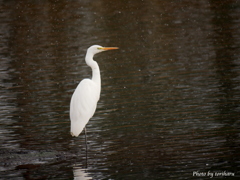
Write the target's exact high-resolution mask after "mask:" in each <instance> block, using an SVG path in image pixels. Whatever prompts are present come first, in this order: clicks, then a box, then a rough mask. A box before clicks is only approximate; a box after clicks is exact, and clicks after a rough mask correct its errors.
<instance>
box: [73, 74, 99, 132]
mask: <svg viewBox="0 0 240 180" xmlns="http://www.w3.org/2000/svg"><path fill="white" fill-rule="evenodd" d="M99 94H100V92H99V90H98V87H97V85H96V84H95V83H94V82H93V81H92V80H90V79H84V80H82V81H81V82H80V84H79V85H78V87H77V88H76V90H75V91H74V93H73V96H72V98H71V103H70V119H71V133H72V135H74V136H78V135H79V134H80V133H81V132H82V130H83V128H84V127H85V126H86V124H87V123H88V121H89V119H90V118H91V117H92V116H93V114H94V112H95V110H96V107H97V102H98V99H99Z"/></svg>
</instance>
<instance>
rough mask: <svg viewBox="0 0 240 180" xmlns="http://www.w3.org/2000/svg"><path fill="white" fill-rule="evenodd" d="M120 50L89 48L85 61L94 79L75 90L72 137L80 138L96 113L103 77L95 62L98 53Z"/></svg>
mask: <svg viewBox="0 0 240 180" xmlns="http://www.w3.org/2000/svg"><path fill="white" fill-rule="evenodd" d="M113 49H118V48H117V47H102V46H99V45H93V46H91V47H89V48H88V50H87V54H86V57H85V61H86V63H87V65H88V66H89V67H91V68H92V79H83V80H82V81H81V82H80V83H79V85H78V86H77V88H76V89H75V91H74V93H73V95H72V98H71V102H70V120H71V135H72V136H76V137H77V136H78V135H79V134H80V133H81V132H82V130H83V129H84V127H85V126H86V124H87V123H88V121H89V119H90V118H91V117H92V116H93V114H94V113H95V110H96V108H97V102H98V100H99V98H100V92H101V75H100V69H99V66H98V63H97V62H96V61H94V60H93V56H94V55H95V54H97V53H100V52H103V51H107V50H113Z"/></svg>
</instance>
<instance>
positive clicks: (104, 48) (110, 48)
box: [102, 47, 119, 51]
mask: <svg viewBox="0 0 240 180" xmlns="http://www.w3.org/2000/svg"><path fill="white" fill-rule="evenodd" d="M114 49H119V48H118V47H103V48H102V50H104V51H108V50H114Z"/></svg>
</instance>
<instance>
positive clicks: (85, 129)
mask: <svg viewBox="0 0 240 180" xmlns="http://www.w3.org/2000/svg"><path fill="white" fill-rule="evenodd" d="M84 132H85V146H86V168H87V159H88V156H87V155H88V147H87V128H86V127H85V128H84Z"/></svg>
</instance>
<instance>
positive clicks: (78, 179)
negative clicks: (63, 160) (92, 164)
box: [73, 165, 93, 180]
mask: <svg viewBox="0 0 240 180" xmlns="http://www.w3.org/2000/svg"><path fill="white" fill-rule="evenodd" d="M73 176H74V180H89V179H93V178H92V177H91V176H90V174H89V173H87V170H86V169H83V168H81V167H80V166H78V165H75V166H74V167H73Z"/></svg>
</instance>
